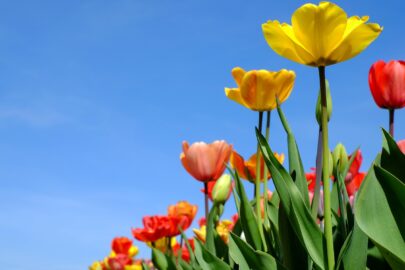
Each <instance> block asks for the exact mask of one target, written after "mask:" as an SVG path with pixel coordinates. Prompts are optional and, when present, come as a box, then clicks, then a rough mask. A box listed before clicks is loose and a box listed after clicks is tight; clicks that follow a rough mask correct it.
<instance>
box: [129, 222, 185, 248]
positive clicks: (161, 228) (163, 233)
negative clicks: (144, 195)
mask: <svg viewBox="0 0 405 270" xmlns="http://www.w3.org/2000/svg"><path fill="white" fill-rule="evenodd" d="M142 223H143V225H144V228H136V229H132V234H133V235H134V237H135V239H137V240H139V241H142V242H155V241H157V240H158V239H160V238H162V237H173V236H176V235H179V234H180V231H179V229H178V227H180V228H181V229H182V230H186V229H187V228H188V227H189V226H190V223H189V219H188V218H187V217H186V216H146V217H144V218H143V219H142Z"/></svg>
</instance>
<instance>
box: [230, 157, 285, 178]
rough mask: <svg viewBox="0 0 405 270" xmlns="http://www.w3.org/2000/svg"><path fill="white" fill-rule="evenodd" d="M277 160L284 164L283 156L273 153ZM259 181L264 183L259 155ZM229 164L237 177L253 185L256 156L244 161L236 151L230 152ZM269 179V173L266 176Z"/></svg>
mask: <svg viewBox="0 0 405 270" xmlns="http://www.w3.org/2000/svg"><path fill="white" fill-rule="evenodd" d="M274 155H275V157H276V158H277V160H278V161H279V162H280V163H281V164H282V163H283V162H284V154H277V153H274ZM260 161H261V162H260V175H261V176H262V177H260V181H262V182H263V181H264V180H263V179H264V166H265V165H264V159H263V156H262V155H260ZM230 163H231V166H232V168H234V169H235V170H236V172H237V173H238V176H239V177H240V178H242V179H246V180H249V181H250V182H252V183H254V181H255V179H256V164H257V158H256V154H254V155H252V156H251V157H250V158H249V159H248V160H246V161H245V160H244V159H243V157H242V156H241V155H239V154H238V153H237V152H236V151H232V155H231V159H230ZM270 178H271V175H270V173H269V174H268V177H267V180H268V179H270Z"/></svg>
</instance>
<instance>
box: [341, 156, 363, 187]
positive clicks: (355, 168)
mask: <svg viewBox="0 0 405 270" xmlns="http://www.w3.org/2000/svg"><path fill="white" fill-rule="evenodd" d="M351 157H352V156H351V155H350V156H349V159H351ZM362 163H363V155H362V154H361V151H360V149H359V150H357V152H356V156H355V157H354V160H353V162H352V164H351V166H350V168H349V171H348V172H347V175H346V178H345V182H346V183H347V182H350V181H352V180H353V178H354V177H355V176H356V175H357V174H358V173H359V170H360V166H361V164H362Z"/></svg>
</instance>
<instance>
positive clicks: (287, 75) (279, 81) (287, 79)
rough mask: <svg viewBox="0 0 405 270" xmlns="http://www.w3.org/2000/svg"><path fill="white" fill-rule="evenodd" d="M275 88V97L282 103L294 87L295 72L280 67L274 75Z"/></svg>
mask: <svg viewBox="0 0 405 270" xmlns="http://www.w3.org/2000/svg"><path fill="white" fill-rule="evenodd" d="M275 80H276V85H277V86H278V89H277V97H278V100H279V101H280V103H283V102H284V101H286V100H287V98H288V97H289V96H290V94H291V92H292V89H293V87H294V81H295V72H294V71H290V70H286V69H282V70H281V71H279V72H278V74H277V76H276V77H275Z"/></svg>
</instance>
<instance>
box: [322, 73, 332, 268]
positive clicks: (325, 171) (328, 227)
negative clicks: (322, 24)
mask: <svg viewBox="0 0 405 270" xmlns="http://www.w3.org/2000/svg"><path fill="white" fill-rule="evenodd" d="M319 82H320V88H321V104H322V125H321V128H322V152H323V153H322V159H323V162H322V176H323V177H322V180H323V198H324V220H325V228H324V230H325V238H326V250H327V259H328V260H327V261H328V269H329V270H332V269H333V268H334V264H335V258H334V256H335V255H334V252H333V236H332V212H331V207H330V180H329V151H330V150H329V143H328V111H327V102H326V83H325V67H319Z"/></svg>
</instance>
